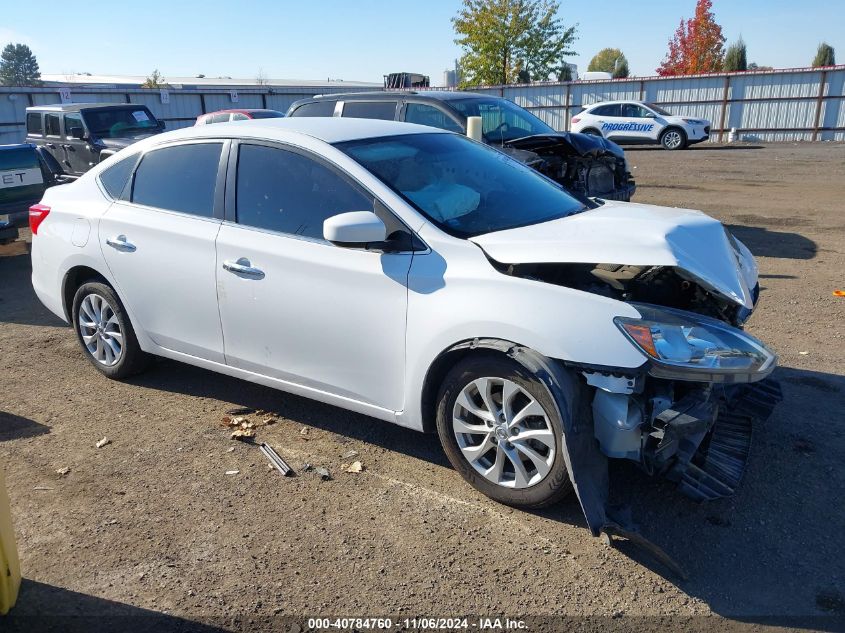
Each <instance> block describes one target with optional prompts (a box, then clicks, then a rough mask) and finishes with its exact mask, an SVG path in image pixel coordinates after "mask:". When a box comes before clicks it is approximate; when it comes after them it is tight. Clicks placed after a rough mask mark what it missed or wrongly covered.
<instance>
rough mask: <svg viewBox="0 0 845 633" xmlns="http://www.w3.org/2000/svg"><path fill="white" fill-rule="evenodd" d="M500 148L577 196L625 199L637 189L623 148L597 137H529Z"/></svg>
mask: <svg viewBox="0 0 845 633" xmlns="http://www.w3.org/2000/svg"><path fill="white" fill-rule="evenodd" d="M503 151H505V153H507V154H508V155H510V156H511V157H512V158H516V159H517V160H519V161H520V162H522V163H525V164H526V165H528V166H529V167H532V168H533V169H536V170H537V171H539V172H540V173H541V174H543V175H545V176H548V177H549V178H551V179H552V180H554V181H555V182H558V183H560V184H562V185H563V186H564V187H566V188H567V189H568V190H569V191H571V192H572V193H574V194H576V195H578V196H582V197H585V198H586V197H591V198H604V199H606V200H621V201H623V202H627V201H629V200H630V199H631V197H632V196H633V195H634V191H635V190H636V184H635V183H634V179H633V178H632V176H631V174H630V173H628V168H627V165H626V163H625V153H624V151H623V150H622V148H620V147H619V146H618V145H616V144H615V143H613V142H612V141H608V140H606V139H604V138H602V137H600V136H590V135H588V134H571V133H566V132H562V133H560V134H544V135H536V136H529V137H525V138H521V139H516V140H513V141H509V142H508V143H506V144H505V146H504V147H503Z"/></svg>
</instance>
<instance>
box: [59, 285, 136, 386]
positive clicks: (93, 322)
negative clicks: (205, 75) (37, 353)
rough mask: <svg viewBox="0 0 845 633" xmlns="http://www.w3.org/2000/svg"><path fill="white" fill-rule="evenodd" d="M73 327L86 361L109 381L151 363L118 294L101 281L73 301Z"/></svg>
mask: <svg viewBox="0 0 845 633" xmlns="http://www.w3.org/2000/svg"><path fill="white" fill-rule="evenodd" d="M72 316H73V327H74V329H75V330H76V336H77V339H78V340H79V344H80V346H81V347H82V351H83V352H84V353H85V356H86V358H88V360H89V361H90V362H91V364H92V365H94V367H96V368H97V369H98V370H99V371H100V372H101V373H103V374H105V375H106V376H108V377H109V378H114V379H121V378H126V377H127V376H131V375H133V374H137V373H138V372H140V371H142V370H143V369H145V368H146V367H147V365H148V364H149V362H150V356H149V354H147V353H145V352H144V351H143V350H142V349H141V346H140V345H139V344H138V339H137V338H136V336H135V330H134V329H133V328H132V323H131V322H130V321H129V316H128V315H127V314H126V310H125V309H124V307H123V304H122V303H121V302H120V299H119V298H118V297H117V294H116V293H115V291H114V290H113V289H112V287H111V286H109V285H107V284H104V283H101V282H99V281H89V282H87V283H84V284H82V285H81V286H80V287H79V288H78V289H77V291H76V294H75V295H74V298H73V313H72Z"/></svg>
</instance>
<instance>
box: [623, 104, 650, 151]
mask: <svg viewBox="0 0 845 633" xmlns="http://www.w3.org/2000/svg"><path fill="white" fill-rule="evenodd" d="M621 108H622V125H621V129H620V130H619V131H618V136H617V138H618V139H620V140H623V141H625V140H627V141H629V142H649V141H655V140H657V131H656V130H657V127H658V125H657V123H656V121H655V118H654V114H653V113H652V112H651V111H649V110H647V109H646V108H644V107H643V106H641V105H640V104H638V103H623V104H622V106H621Z"/></svg>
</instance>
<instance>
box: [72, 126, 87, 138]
mask: <svg viewBox="0 0 845 633" xmlns="http://www.w3.org/2000/svg"><path fill="white" fill-rule="evenodd" d="M69 134H70V136H71V137H73V138H75V139H79V140H80V141H81V140H82V139H84V138H85V128H82V127H79V126H75V127H72V128H70V132H69Z"/></svg>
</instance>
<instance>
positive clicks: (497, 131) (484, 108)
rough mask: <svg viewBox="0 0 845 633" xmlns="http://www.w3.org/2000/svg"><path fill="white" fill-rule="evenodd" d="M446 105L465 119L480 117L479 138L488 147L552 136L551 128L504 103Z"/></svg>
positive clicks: (492, 100) (457, 102) (484, 101)
mask: <svg viewBox="0 0 845 633" xmlns="http://www.w3.org/2000/svg"><path fill="white" fill-rule="evenodd" d="M449 103H450V104H451V105H452V106H453V107H454V108H455V109H456V110H458V112H460V113H461V114H463V115H464V116H480V117H481V135H482V136H483V137H484V140H485V141H487V142H488V143H498V144H500V145H501V144H503V143H506V142H507V141H512V140H514V139H517V138H522V137H523V136H531V135H533V134H555V131H554V129H553V128H551V127H549V126H548V125H546V124H545V123H543V122H542V121H541V120H540V119H538V118H537V117H535V116H534V115H533V114H531V113H530V112H528V110H525V109H523V108H520V107H519V106H518V105H516V104H515V103H513V102H512V101H508V100H507V99H496V98H490V99H478V98H472V99H453V100H451V101H449Z"/></svg>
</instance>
